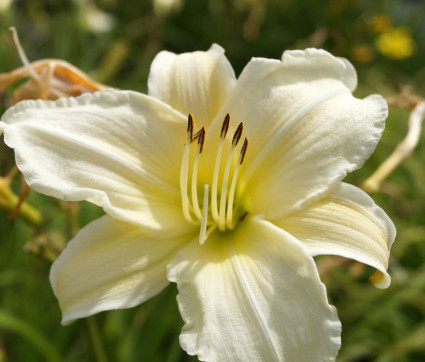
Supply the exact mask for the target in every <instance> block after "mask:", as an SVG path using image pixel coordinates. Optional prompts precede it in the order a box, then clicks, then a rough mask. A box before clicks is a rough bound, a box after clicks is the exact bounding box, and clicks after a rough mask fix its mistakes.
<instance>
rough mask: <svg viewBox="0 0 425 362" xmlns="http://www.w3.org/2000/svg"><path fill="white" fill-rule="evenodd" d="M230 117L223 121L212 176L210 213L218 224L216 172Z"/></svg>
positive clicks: (227, 115) (227, 116)
mask: <svg viewBox="0 0 425 362" xmlns="http://www.w3.org/2000/svg"><path fill="white" fill-rule="evenodd" d="M229 123H230V115H229V114H228V113H227V114H226V117H225V118H224V121H223V126H222V127H221V132H220V143H219V145H218V150H217V156H216V158H215V165H214V174H213V181H212V190H211V213H212V217H213V219H214V221H215V222H218V207H217V184H218V171H219V170H220V161H221V153H222V152H223V144H224V139H225V138H226V135H227V130H228V129H229Z"/></svg>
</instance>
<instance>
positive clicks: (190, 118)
mask: <svg viewBox="0 0 425 362" xmlns="http://www.w3.org/2000/svg"><path fill="white" fill-rule="evenodd" d="M193 124H194V121H193V116H192V115H191V114H190V113H189V116H188V117H187V134H188V136H189V137H190V142H192V141H193V139H194V138H193Z"/></svg>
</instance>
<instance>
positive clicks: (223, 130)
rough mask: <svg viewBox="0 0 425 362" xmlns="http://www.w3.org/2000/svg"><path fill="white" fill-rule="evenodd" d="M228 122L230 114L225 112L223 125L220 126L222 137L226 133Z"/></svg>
mask: <svg viewBox="0 0 425 362" xmlns="http://www.w3.org/2000/svg"><path fill="white" fill-rule="evenodd" d="M229 123H230V114H229V113H227V114H226V117H224V120H223V125H222V126H221V132H220V138H222V139H224V138H225V137H226V135H227V131H228V130H229Z"/></svg>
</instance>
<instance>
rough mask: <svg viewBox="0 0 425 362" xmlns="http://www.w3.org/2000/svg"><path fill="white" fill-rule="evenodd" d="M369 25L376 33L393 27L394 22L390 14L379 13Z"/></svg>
mask: <svg viewBox="0 0 425 362" xmlns="http://www.w3.org/2000/svg"><path fill="white" fill-rule="evenodd" d="M369 25H370V27H371V29H372V31H373V32H374V33H382V32H383V31H386V30H388V29H390V28H392V26H393V22H392V20H391V16H389V15H388V14H378V15H375V16H373V17H372V18H371V19H370V22H369Z"/></svg>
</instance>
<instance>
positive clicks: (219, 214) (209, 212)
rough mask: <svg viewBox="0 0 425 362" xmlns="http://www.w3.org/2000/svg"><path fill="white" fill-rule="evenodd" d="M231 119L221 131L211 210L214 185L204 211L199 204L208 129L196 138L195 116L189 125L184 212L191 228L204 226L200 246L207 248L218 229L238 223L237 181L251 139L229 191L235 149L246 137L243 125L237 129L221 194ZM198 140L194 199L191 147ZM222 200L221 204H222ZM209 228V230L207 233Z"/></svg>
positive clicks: (182, 187)
mask: <svg viewBox="0 0 425 362" xmlns="http://www.w3.org/2000/svg"><path fill="white" fill-rule="evenodd" d="M229 123H230V116H229V114H227V115H226V117H225V118H224V120H223V125H222V127H221V131H220V143H219V144H218V148H217V155H216V159H215V165H214V172H213V178H212V182H211V205H210V206H209V190H210V185H209V184H204V194H203V202H202V210H201V207H200V204H199V200H198V190H197V188H198V165H199V156H200V154H201V153H202V151H203V149H204V142H205V135H206V131H205V127H202V128H201V129H200V130H199V131H198V132H196V133H195V134H193V128H194V121H193V116H192V115H191V114H189V116H188V124H187V140H186V143H185V145H184V152H183V160H182V164H181V168H180V191H181V199H182V209H183V214H184V217H185V218H186V220H187V221H189V222H190V223H191V224H195V225H199V224H200V225H201V230H200V235H199V243H200V244H203V243H204V242H205V240H206V238H207V237H208V235H209V234H210V233H211V232H212V231H214V230H215V229H216V228H217V227H218V228H219V230H220V231H226V230H232V229H233V228H234V227H235V224H236V222H235V221H234V199H235V191H236V181H237V179H238V174H239V167H240V165H241V164H242V163H243V161H244V159H245V155H246V151H247V149H248V138H247V137H245V140H244V142H243V144H242V147H241V148H240V152H239V158H238V160H237V163H236V165H235V167H234V170H233V175H232V178H231V182H230V189H229V187H228V186H229V178H230V172H231V169H232V160H233V155H234V153H235V149H236V147H237V145H238V143H239V140H240V139H241V137H242V133H243V123H242V122H241V123H240V124H239V126H238V127H237V129H236V131H235V133H234V135H233V139H232V146H231V148H230V151H229V154H228V156H227V162H226V167H225V169H224V175H223V178H222V183H221V189H220V193H218V186H219V185H218V179H219V177H218V176H219V170H220V164H221V159H222V153H223V145H224V140H225V139H226V135H227V131H228V129H229ZM195 140H197V141H198V147H197V151H196V156H195V160H194V162H193V168H192V179H191V190H190V195H191V196H190V198H189V193H188V179H189V156H190V146H191V144H192V143H193V142H194V141H195ZM218 196H220V197H219V200H218ZM207 227H209V228H208V230H207Z"/></svg>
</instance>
